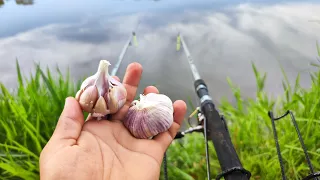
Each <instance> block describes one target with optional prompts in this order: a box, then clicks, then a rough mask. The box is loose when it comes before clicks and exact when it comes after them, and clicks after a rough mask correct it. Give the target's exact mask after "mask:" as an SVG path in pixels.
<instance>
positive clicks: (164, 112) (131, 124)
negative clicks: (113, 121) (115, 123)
mask: <svg viewBox="0 0 320 180" xmlns="http://www.w3.org/2000/svg"><path fill="white" fill-rule="evenodd" d="M123 123H124V126H125V127H126V128H127V129H128V130H129V131H130V132H131V134H132V135H133V136H134V137H136V138H140V139H148V138H151V137H153V136H155V135H157V134H159V133H162V132H165V131H167V130H168V129H169V128H170V127H171V125H172V123H173V105H172V101H171V99H170V98H169V97H168V96H166V95H163V94H155V93H149V94H147V95H140V100H135V101H133V103H132V105H131V107H130V108H129V111H128V113H127V116H126V118H125V119H124V120H123Z"/></svg>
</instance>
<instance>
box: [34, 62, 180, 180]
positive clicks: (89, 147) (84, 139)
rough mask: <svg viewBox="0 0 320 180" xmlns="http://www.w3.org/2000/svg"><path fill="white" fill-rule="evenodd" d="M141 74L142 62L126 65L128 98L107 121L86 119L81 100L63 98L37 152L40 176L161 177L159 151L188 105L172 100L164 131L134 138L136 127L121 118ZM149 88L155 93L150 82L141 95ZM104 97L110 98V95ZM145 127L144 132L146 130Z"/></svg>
mask: <svg viewBox="0 0 320 180" xmlns="http://www.w3.org/2000/svg"><path fill="white" fill-rule="evenodd" d="M141 74H142V67H141V65H140V64H138V63H132V64H130V65H129V66H128V68H127V71H126V74H125V77H124V79H123V82H122V84H123V86H124V87H125V90H126V101H124V102H125V103H124V104H123V106H122V107H121V108H120V109H119V110H118V111H117V112H116V114H114V115H112V117H111V119H110V120H99V121H98V120H93V119H89V120H87V121H84V117H83V113H82V110H83V109H84V108H83V106H82V105H80V104H81V101H80V99H79V98H77V99H75V98H71V97H69V98H67V99H66V103H65V107H64V110H63V112H62V114H61V117H60V119H59V121H58V124H57V126H56V129H55V131H54V133H53V135H52V137H51V139H50V140H49V142H48V143H47V145H46V146H45V148H44V149H43V151H42V152H41V155H40V177H41V179H44V180H47V179H48V180H51V179H59V180H60V179H61V180H63V179H77V180H81V179H90V180H91V179H94V180H99V179H110V180H121V179H130V180H131V179H132V180H134V179H139V180H149V179H150V180H151V179H152V180H153V179H159V175H160V167H161V163H162V158H163V154H164V152H165V151H166V149H167V148H168V146H169V145H170V143H171V142H172V141H173V138H174V137H175V135H176V133H177V132H178V130H179V128H180V124H181V122H182V121H183V118H184V115H185V113H186V104H185V102H183V101H180V100H179V101H176V102H174V103H173V106H172V107H173V122H172V124H171V123H170V125H171V127H170V128H169V129H168V130H167V131H165V132H162V133H160V134H158V135H156V136H154V137H153V139H147V138H143V139H139V138H136V137H135V136H133V135H134V134H135V132H136V131H134V130H132V132H130V131H129V130H128V129H130V123H127V124H126V126H125V125H124V123H123V121H124V120H125V119H127V118H126V117H127V116H126V115H127V114H128V115H129V114H130V113H128V110H129V108H130V106H131V103H132V102H133V100H134V97H135V95H136V91H137V88H138V85H139V81H140V79H141ZM115 79H117V78H115ZM100 92H101V91H100ZM149 93H159V92H158V90H157V88H155V87H153V86H149V87H147V88H145V89H144V92H143V94H149ZM105 99H107V100H106V101H108V100H109V101H108V102H110V97H109V98H105ZM79 102H80V103H79ZM108 102H107V104H108ZM138 103H139V102H138ZM118 105H119V104H118ZM120 106H121V103H120ZM108 107H113V106H108ZM139 107H141V106H139ZM135 108H138V106H136V107H135ZM108 109H110V108H108ZM131 109H133V108H131ZM169 109H170V107H169ZM91 110H92V108H91ZM95 110H96V111H97V109H95ZM92 111H93V110H92ZM169 112H170V111H169ZM109 113H110V112H109ZM131 113H132V112H131ZM105 114H108V112H102V111H99V112H98V113H97V112H94V113H92V116H94V117H95V116H98V117H101V116H103V115H105ZM145 120H148V119H145ZM126 122H128V121H126ZM127 127H128V128H127ZM133 129H134V128H133ZM148 132H149V131H146V132H145V133H144V134H145V135H148ZM149 136H150V135H148V137H149ZM146 137H147V136H146Z"/></svg>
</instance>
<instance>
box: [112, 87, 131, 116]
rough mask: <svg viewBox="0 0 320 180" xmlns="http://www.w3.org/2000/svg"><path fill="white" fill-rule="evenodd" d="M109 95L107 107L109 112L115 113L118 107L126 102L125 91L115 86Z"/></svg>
mask: <svg viewBox="0 0 320 180" xmlns="http://www.w3.org/2000/svg"><path fill="white" fill-rule="evenodd" d="M109 95H110V96H109V97H110V101H109V102H108V107H109V109H110V113H115V112H116V111H117V110H118V109H119V107H122V106H123V105H124V104H125V103H126V100H127V91H126V90H124V89H122V88H119V87H118V86H115V87H113V88H112V89H111V90H110V92H109Z"/></svg>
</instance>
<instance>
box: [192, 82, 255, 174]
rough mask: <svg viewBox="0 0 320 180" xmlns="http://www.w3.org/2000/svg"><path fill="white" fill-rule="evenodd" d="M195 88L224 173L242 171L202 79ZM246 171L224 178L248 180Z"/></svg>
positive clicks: (228, 136)
mask: <svg viewBox="0 0 320 180" xmlns="http://www.w3.org/2000/svg"><path fill="white" fill-rule="evenodd" d="M194 87H195V90H196V92H197V95H198V97H199V98H200V103H201V105H200V107H201V112H202V114H203V115H204V116H205V118H206V120H205V121H204V122H205V123H207V124H206V127H207V134H208V139H210V140H211V141H212V142H213V145H214V148H215V150H216V153H217V157H218V160H219V163H220V166H221V169H222V171H223V172H226V171H228V170H230V169H234V168H235V167H237V168H240V169H241V168H242V164H241V162H240V160H239V157H238V155H237V152H236V150H235V148H234V146H233V144H232V141H231V138H230V135H229V132H228V131H227V129H226V124H224V123H223V121H222V120H221V116H220V114H219V113H218V111H217V110H216V109H215V105H214V103H213V101H212V98H211V97H210V95H209V92H208V88H207V85H206V84H205V82H204V81H203V80H202V79H198V80H196V81H195V83H194ZM244 171H246V170H244ZM244 171H233V172H229V173H226V174H225V175H224V178H225V179H226V180H248V179H249V177H250V173H249V177H248V175H247V173H244Z"/></svg>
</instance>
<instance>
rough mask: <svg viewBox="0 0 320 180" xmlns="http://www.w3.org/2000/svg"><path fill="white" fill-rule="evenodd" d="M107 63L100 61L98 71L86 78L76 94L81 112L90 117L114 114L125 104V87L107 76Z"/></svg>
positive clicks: (108, 64)
mask: <svg viewBox="0 0 320 180" xmlns="http://www.w3.org/2000/svg"><path fill="white" fill-rule="evenodd" d="M109 66H110V63H109V61H107V60H101V61H100V63H99V67H98V71H97V72H96V73H95V74H94V75H92V76H90V77H88V78H86V79H85V80H84V81H83V83H82V84H81V87H80V90H79V91H78V92H77V94H76V99H77V100H78V101H79V104H80V106H81V108H82V110H83V111H85V112H88V113H91V116H92V117H104V116H106V115H108V114H114V113H116V112H117V111H118V110H119V109H120V108H121V107H122V106H123V105H124V104H125V102H126V98H127V91H126V89H125V87H124V86H123V85H122V84H121V83H120V82H118V81H117V80H115V79H114V78H113V77H112V76H110V75H109V72H108V67H109Z"/></svg>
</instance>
